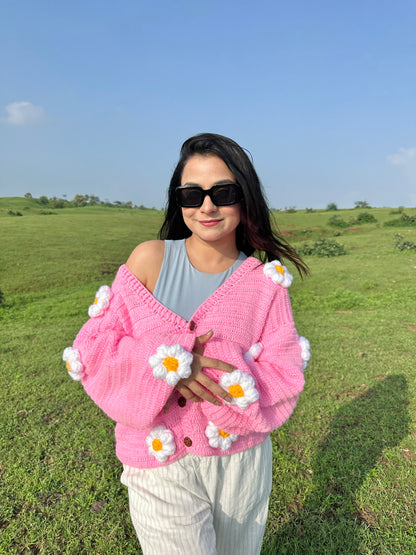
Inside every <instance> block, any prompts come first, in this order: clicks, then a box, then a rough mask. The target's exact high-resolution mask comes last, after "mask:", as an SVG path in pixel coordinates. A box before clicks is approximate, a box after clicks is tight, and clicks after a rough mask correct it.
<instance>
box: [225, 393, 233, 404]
mask: <svg viewBox="0 0 416 555" xmlns="http://www.w3.org/2000/svg"><path fill="white" fill-rule="evenodd" d="M225 400H226V401H227V403H231V401H232V400H233V398H232V397H231V395H227V397H226V398H225Z"/></svg>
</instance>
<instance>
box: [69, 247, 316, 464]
mask: <svg viewBox="0 0 416 555" xmlns="http://www.w3.org/2000/svg"><path fill="white" fill-rule="evenodd" d="M276 263H278V261H276ZM278 264H280V263H278ZM266 266H267V265H266ZM269 266H270V264H269ZM276 268H278V269H280V272H282V271H283V268H284V267H282V266H276ZM264 270H265V266H263V265H262V264H261V263H259V261H258V260H257V259H255V258H252V257H249V258H247V259H246V260H245V261H244V262H243V263H242V264H241V265H240V267H239V268H238V269H237V270H236V271H235V272H234V273H233V274H232V275H231V277H230V278H228V279H227V281H226V282H225V283H224V284H223V285H222V286H221V287H220V288H219V289H217V290H216V291H215V292H214V293H213V294H212V295H211V296H210V297H209V298H208V299H207V300H206V301H205V302H204V303H203V304H202V305H201V306H200V307H199V308H198V309H197V311H196V312H195V314H194V315H193V317H192V320H191V321H190V322H187V321H186V320H184V319H183V318H181V317H180V316H178V315H177V314H175V313H174V312H172V311H170V310H169V309H168V308H166V307H165V306H163V305H162V304H160V303H159V302H158V301H157V300H156V299H155V298H154V297H153V295H152V294H151V293H149V291H148V290H147V289H146V288H145V287H144V286H143V285H142V284H141V283H140V281H138V280H137V278H136V277H135V276H134V275H133V274H132V273H131V272H130V271H129V270H128V269H127V267H126V266H124V265H123V266H121V267H120V269H119V271H118V273H117V276H116V278H115V280H114V282H113V285H112V287H111V289H110V288H109V287H106V286H104V287H102V288H100V290H99V292H98V293H97V298H96V300H95V304H94V305H92V306H91V307H90V311H89V314H90V315H91V316H92V317H91V318H90V320H88V321H87V322H86V324H85V325H84V326H83V327H82V329H81V330H80V332H79V334H78V336H77V337H76V340H75V342H74V344H73V346H72V347H69V348H67V349H66V350H65V351H64V360H66V361H67V367H68V370H69V371H70V372H71V375H72V377H73V378H74V379H81V380H82V383H83V386H84V388H85V390H86V392H87V393H88V394H89V395H90V396H91V398H92V399H93V400H94V402H95V403H96V404H97V405H98V406H99V407H101V408H102V410H103V411H104V412H105V413H106V414H107V415H108V416H109V417H110V418H112V419H113V420H115V421H116V422H117V425H116V443H117V456H118V458H119V459H120V460H121V461H122V462H123V463H125V464H128V465H130V466H134V467H137V468H150V467H157V466H161V465H165V464H169V463H171V462H173V461H175V460H177V459H179V458H181V457H182V456H183V455H185V454H186V453H194V454H197V455H202V456H212V455H222V454H230V453H234V452H238V451H243V450H245V449H248V448H249V447H253V446H254V445H257V444H259V443H260V442H262V441H263V440H264V439H265V438H266V437H267V435H268V434H269V432H270V431H271V430H274V429H275V428H278V427H279V426H281V425H282V424H283V423H284V422H285V421H286V420H287V418H289V416H290V414H291V413H292V411H293V409H294V408H295V405H296V403H297V400H298V397H299V394H300V392H301V391H302V389H303V385H304V377H303V366H304V360H305V356H303V359H304V360H302V352H304V350H302V347H301V345H302V341H301V339H300V338H299V337H298V334H297V332H296V329H295V326H294V323H293V317H292V311H291V307H290V301H289V296H288V293H287V288H286V287H284V286H282V285H280V284H278V283H275V282H274V279H272V278H273V275H272V276H271V277H270V272H269V275H266V272H265V271H264ZM284 270H285V271H286V269H284ZM271 271H272V273H273V271H274V272H275V273H276V271H275V270H274V268H273V267H272V270H271ZM286 274H287V271H286ZM276 275H277V276H278V277H279V275H278V274H277V273H276ZM287 275H289V277H290V274H287ZM286 286H287V285H286ZM184 294H186V292H184ZM210 329H212V330H213V331H214V334H213V336H212V338H211V339H210V340H209V341H208V343H207V344H206V347H205V352H204V355H205V356H207V357H212V358H217V359H221V360H224V361H226V362H229V363H230V364H232V365H234V366H235V367H236V368H237V369H238V370H237V371H235V372H233V373H232V374H227V373H224V372H221V371H219V370H215V369H212V368H206V369H205V370H204V372H205V373H206V374H207V375H208V376H209V377H211V378H212V379H213V380H215V381H216V382H218V383H220V382H221V385H222V386H223V387H224V388H225V389H228V391H229V392H230V394H231V395H232V396H233V399H234V400H233V403H232V404H228V403H225V402H224V401H222V404H221V406H216V405H214V404H212V403H209V402H207V401H202V402H192V401H187V400H186V399H185V398H184V397H182V396H181V395H180V394H179V393H178V391H177V390H175V389H174V386H173V385H172V384H173V383H174V382H175V381H177V379H179V378H180V375H185V376H187V375H189V372H190V367H189V364H190V361H191V360H192V355H190V354H188V353H191V352H192V349H193V345H194V342H195V338H196V337H197V336H199V335H202V334H204V333H206V332H207V331H208V330H210ZM305 341H306V340H305ZM181 372H182V374H180V373H181ZM176 375H177V376H176ZM169 398H171V399H170V403H169V406H168V408H167V410H166V407H165V405H166V402H167V401H168V399H169ZM164 407H165V408H164Z"/></svg>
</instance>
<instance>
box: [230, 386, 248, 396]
mask: <svg viewBox="0 0 416 555" xmlns="http://www.w3.org/2000/svg"><path fill="white" fill-rule="evenodd" d="M228 391H229V392H230V395H231V396H232V397H244V389H243V388H242V387H241V385H240V384H238V383H236V384H235V385H231V386H230V387H229V388H228Z"/></svg>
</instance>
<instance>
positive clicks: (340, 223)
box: [328, 214, 349, 227]
mask: <svg viewBox="0 0 416 555" xmlns="http://www.w3.org/2000/svg"><path fill="white" fill-rule="evenodd" d="M328 225H330V226H331V227H348V226H349V223H348V222H346V221H345V220H343V219H342V218H341V216H337V215H336V214H334V215H333V216H331V217H330V218H329V220H328Z"/></svg>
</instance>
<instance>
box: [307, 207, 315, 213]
mask: <svg viewBox="0 0 416 555" xmlns="http://www.w3.org/2000/svg"><path fill="white" fill-rule="evenodd" d="M305 212H306V213H307V214H311V213H312V212H316V210H315V209H314V208H305Z"/></svg>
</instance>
